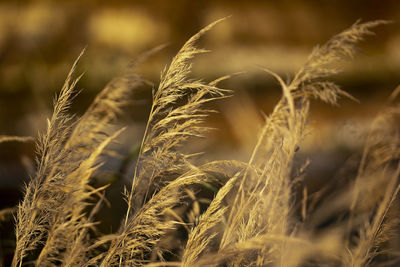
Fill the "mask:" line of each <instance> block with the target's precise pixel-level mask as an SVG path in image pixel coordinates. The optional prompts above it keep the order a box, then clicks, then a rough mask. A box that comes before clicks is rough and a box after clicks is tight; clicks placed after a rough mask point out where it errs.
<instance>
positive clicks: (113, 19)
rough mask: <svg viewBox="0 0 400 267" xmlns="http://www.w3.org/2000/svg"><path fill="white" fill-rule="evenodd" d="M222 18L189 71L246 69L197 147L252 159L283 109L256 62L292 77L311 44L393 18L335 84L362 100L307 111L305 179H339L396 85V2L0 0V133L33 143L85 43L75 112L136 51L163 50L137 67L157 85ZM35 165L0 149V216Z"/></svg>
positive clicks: (141, 94)
mask: <svg viewBox="0 0 400 267" xmlns="http://www.w3.org/2000/svg"><path fill="white" fill-rule="evenodd" d="M226 16H231V17H230V18H229V19H227V20H226V21H224V22H222V23H220V24H218V25H217V26H216V27H215V28H214V29H212V30H211V31H210V32H208V33H207V34H206V35H205V36H204V37H203V38H202V40H201V42H200V45H201V47H204V48H206V49H210V50H212V52H211V53H206V54H202V55H199V56H198V57H197V58H196V59H195V60H194V64H193V67H194V71H193V77H197V78H202V79H204V80H212V79H215V78H217V77H219V76H221V75H225V74H231V73H234V72H240V71H246V73H245V74H241V75H239V76H237V77H234V78H232V79H231V80H229V81H227V82H224V83H223V84H222V86H223V87H225V88H229V89H231V90H233V91H234V96H233V97H231V98H230V99H227V100H224V101H222V102H219V103H217V104H216V106H215V108H216V109H218V110H219V111H220V113H219V114H216V115H213V116H212V117H211V118H210V122H209V123H210V125H211V126H213V127H215V128H217V130H215V131H213V132H212V133H210V136H208V137H207V138H206V140H203V141H202V142H200V143H199V144H197V143H196V144H195V145H194V146H197V148H198V149H201V150H203V151H207V153H209V154H207V155H208V156H207V157H208V158H209V159H217V158H236V159H246V158H248V155H249V151H250V148H251V145H252V144H253V143H254V142H255V139H256V136H257V134H256V133H257V130H258V129H259V127H260V125H261V122H262V118H263V114H268V113H269V112H270V111H271V110H272V108H273V105H274V104H275V103H276V102H277V101H278V99H279V97H280V89H279V87H278V85H277V83H276V82H275V81H274V80H273V79H272V78H271V77H269V76H268V75H266V74H265V73H263V72H261V71H260V70H259V69H258V68H257V65H261V66H263V67H266V68H269V69H270V70H273V71H274V72H277V73H278V74H280V75H282V77H284V78H287V79H290V77H292V75H293V74H294V72H295V71H296V70H297V69H298V68H299V67H300V66H301V65H302V64H303V63H304V61H305V60H306V58H307V56H308V54H309V53H310V52H311V51H312V48H313V47H314V46H315V45H317V44H323V43H324V42H326V41H327V40H328V39H329V38H330V37H331V36H333V35H334V34H336V33H339V32H340V31H342V30H343V29H345V28H347V27H349V26H350V25H352V24H353V23H355V22H356V21H357V20H358V19H361V20H362V21H369V20H375V19H384V20H391V21H392V22H393V23H392V24H388V25H383V26H380V27H378V28H376V29H375V32H376V36H369V37H367V38H366V40H365V41H364V42H363V43H361V45H360V48H361V51H360V53H359V54H358V55H357V57H356V58H355V60H354V61H352V62H349V63H348V64H345V65H344V69H345V71H344V72H343V73H342V74H340V75H338V76H336V77H334V78H333V80H334V81H336V82H337V83H338V84H339V85H340V86H341V87H342V89H344V90H346V91H348V92H349V93H351V94H352V95H353V96H355V97H356V98H358V99H359V100H360V103H355V102H352V101H351V100H347V99H343V100H342V101H340V107H331V106H328V105H325V104H321V103H318V102H313V103H312V109H311V120H310V129H311V133H310V135H309V137H308V138H307V140H305V143H304V146H302V147H301V148H300V151H299V153H302V155H304V158H310V159H311V160H312V162H313V164H312V167H311V170H310V174H309V175H310V180H313V177H316V178H315V179H317V180H318V179H320V178H321V176H322V178H324V179H325V178H329V177H330V176H332V177H333V176H334V173H335V171H336V170H337V169H338V166H341V165H342V164H343V162H345V161H346V160H348V158H349V157H350V156H351V155H352V153H354V151H358V150H360V147H361V146H362V138H360V137H361V136H362V135H363V133H364V132H365V128H366V127H367V126H368V124H369V122H370V120H371V118H372V117H373V115H374V114H376V112H377V111H378V110H379V109H380V108H381V107H382V106H384V105H385V102H386V99H387V98H388V96H389V95H390V93H391V92H392V91H393V90H394V89H395V88H396V86H398V85H399V81H400V27H399V19H400V5H399V3H398V1H397V0H386V1H385V0H381V1H377V0H355V1H345V0H336V1H331V0H321V1H300V0H290V1H289V0H281V1H255V0H253V1H251V0H247V1H229V0H203V1H184V0H176V1H162V0H160V1H122V0H114V1H94V0H93V1H89V0H88V1H18V0H13V1H1V2H0V81H1V82H0V135H19V136H36V135H37V132H38V131H39V130H41V129H43V128H44V126H45V122H46V120H45V119H46V117H47V116H49V115H50V114H51V105H52V99H53V98H54V96H55V95H56V93H57V92H58V91H59V90H60V88H61V86H62V84H63V81H64V79H65V77H66V75H67V73H68V71H69V68H70V66H71V65H72V63H73V61H74V60H75V58H76V57H77V56H78V54H79V53H80V51H81V50H82V49H83V48H84V47H87V49H86V53H85V55H84V57H83V59H82V60H81V62H80V64H79V69H78V72H79V73H80V72H85V75H84V77H83V79H82V80H81V81H80V82H79V84H78V89H81V90H82V92H81V93H80V95H79V96H78V97H77V98H76V100H75V102H74V104H73V107H72V109H73V111H74V112H76V113H78V114H82V112H84V110H85V109H86V108H87V106H88V105H89V103H90V101H91V100H92V99H93V98H94V96H95V94H96V93H97V92H99V91H100V90H101V89H102V88H103V87H104V86H105V85H106V84H107V83H108V82H109V81H110V80H111V79H112V78H113V77H116V76H118V75H121V74H122V73H123V72H124V70H125V68H126V66H127V65H128V64H129V63H130V62H131V61H132V60H134V59H135V58H136V57H137V56H138V55H140V54H141V53H143V52H145V51H147V50H149V49H152V48H154V47H156V46H158V45H162V44H166V45H167V46H166V47H165V48H164V49H162V50H161V51H159V52H157V53H156V54H155V55H153V56H151V57H150V58H149V59H148V60H146V61H145V62H144V63H143V64H141V65H140V66H139V67H138V72H139V73H140V74H141V75H143V76H144V77H145V78H147V79H148V80H150V81H152V82H153V83H154V86H157V84H158V82H159V76H160V73H161V71H162V69H163V68H164V67H165V66H166V65H167V64H168V63H169V62H170V60H171V58H172V57H173V56H174V55H175V54H176V52H177V51H178V50H179V48H180V47H181V46H182V45H183V44H184V42H185V41H186V40H187V39H188V38H189V37H191V36H192V35H193V34H195V33H196V32H197V31H199V30H200V29H201V28H202V27H204V26H206V25H207V24H209V23H211V22H213V21H215V20H217V19H219V18H222V17H226ZM150 92H151V86H147V87H144V88H141V89H140V90H137V92H136V93H135V94H134V96H133V98H132V104H130V105H129V106H128V107H127V109H126V112H125V115H124V116H122V117H121V121H122V124H126V125H130V128H129V130H128V131H127V133H126V134H125V136H124V137H123V138H124V140H122V141H121V142H122V143H123V144H124V142H128V144H129V145H128V146H132V147H134V146H135V145H137V143H139V142H140V138H141V135H142V130H143V124H144V122H145V121H146V119H147V115H148V110H149V107H150V104H151V98H150V97H151V93H150ZM203 143H204V144H203ZM33 158H34V145H33V144H32V143H3V144H0V190H1V192H0V195H1V202H0V206H1V207H0V208H5V207H13V206H15V205H16V204H17V202H18V200H19V199H20V198H21V193H20V192H21V188H22V185H23V182H24V181H27V178H28V175H29V169H30V168H32V166H33V165H32V162H33V161H32V159H33ZM315 179H314V180H315ZM317 180H316V181H317ZM316 183H318V182H316Z"/></svg>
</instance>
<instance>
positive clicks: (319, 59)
mask: <svg viewBox="0 0 400 267" xmlns="http://www.w3.org/2000/svg"><path fill="white" fill-rule="evenodd" d="M219 22H220V21H216V22H214V23H212V24H210V25H209V26H207V27H205V28H204V29H202V30H201V31H200V32H199V33H197V34H196V35H194V36H193V37H192V38H190V39H189V40H188V41H187V42H186V43H185V44H184V46H183V47H182V49H181V50H180V51H179V52H178V53H177V55H176V56H175V57H174V58H173V60H172V62H171V64H170V65H169V66H168V67H167V68H165V70H164V71H163V72H162V75H161V81H160V84H159V86H158V88H157V89H156V88H154V89H153V92H152V93H153V104H152V107H151V111H150V114H149V119H148V122H147V125H146V128H145V132H144V135H143V139H142V142H141V146H140V151H139V154H138V157H137V160H136V166H135V170H134V173H132V185H131V188H130V190H126V192H124V195H125V197H126V201H127V206H128V208H127V211H126V215H125V217H124V218H121V224H120V228H119V230H118V231H116V232H115V233H113V234H110V235H101V233H99V232H98V231H96V222H95V221H94V215H95V214H96V213H97V212H98V210H99V209H100V207H101V204H102V202H103V201H104V197H103V192H104V191H105V190H106V187H107V186H103V187H100V188H93V187H91V186H90V180H91V177H92V176H93V173H94V172H95V171H96V169H98V167H99V166H100V165H101V162H102V160H104V158H102V155H104V154H105V153H108V152H110V151H109V150H108V149H107V146H108V145H109V144H110V143H111V142H113V140H115V139H116V138H117V137H118V135H119V134H120V132H121V131H123V128H122V129H117V130H116V127H115V126H113V123H114V122H115V119H116V116H117V115H118V114H119V113H120V112H121V108H122V106H123V105H124V104H125V102H126V101H125V100H126V99H127V98H128V97H129V95H130V94H131V92H132V91H133V90H134V89H135V88H137V86H139V85H141V84H143V83H145V81H144V80H143V79H142V78H141V77H140V76H138V75H136V74H135V72H134V71H128V72H127V74H126V75H125V76H123V77H121V78H118V79H116V80H114V81H113V82H111V83H110V84H109V85H108V86H107V87H106V88H105V89H104V90H102V91H101V92H100V93H99V95H98V96H97V97H96V99H95V100H94V102H93V103H92V104H91V106H90V107H89V108H88V110H87V111H86V113H85V114H84V115H83V116H82V117H80V118H76V117H73V116H70V115H69V114H68V109H69V106H70V104H71V100H72V98H73V97H74V96H75V91H74V88H75V86H76V84H77V82H78V80H79V78H80V77H79V78H78V79H76V80H73V78H72V76H73V74H74V71H75V68H76V64H77V62H78V60H79V58H80V57H81V55H82V54H81V55H80V56H79V57H78V60H77V61H76V62H75V63H74V65H73V67H72V69H71V71H70V73H69V75H68V77H67V80H66V82H65V84H64V86H63V88H62V90H61V92H60V94H59V96H58V98H57V99H56V100H55V101H54V111H53V115H52V117H51V118H50V119H49V120H48V126H47V129H46V131H45V132H44V133H43V134H41V135H39V137H38V138H37V141H36V148H37V168H36V173H35V175H34V176H33V177H32V178H31V180H30V182H29V184H28V185H27V186H26V190H25V196H24V199H23V201H22V202H21V203H20V205H19V207H18V211H17V215H16V248H15V254H14V259H13V262H12V266H26V265H29V266H30V265H32V266H55V265H57V266H58V265H60V266H141V265H146V264H148V265H149V266H319V265H323V266H366V265H375V264H382V265H385V264H386V265H385V266H387V265H389V264H392V262H390V261H393V262H395V260H397V259H398V255H399V251H396V249H398V247H396V246H395V245H393V244H390V240H391V238H392V234H393V230H394V229H395V228H396V227H398V214H396V213H395V212H393V211H392V210H391V209H390V207H391V206H392V204H393V203H394V201H395V199H396V196H397V193H398V191H399V181H398V178H399V172H400V164H399V157H400V142H399V140H400V139H399V128H398V125H399V124H398V119H399V113H400V106H399V104H396V103H395V101H394V98H395V97H393V98H392V102H391V103H388V106H387V110H385V111H384V112H383V113H382V114H380V115H379V116H378V117H377V119H376V120H375V122H374V123H373V125H371V131H370V133H369V135H368V138H367V139H366V143H365V150H364V153H363V156H362V159H361V161H360V164H359V170H358V173H357V175H356V177H355V178H354V180H351V181H349V186H348V187H345V188H342V189H341V191H340V192H339V193H338V195H337V196H336V197H329V198H328V197H326V198H323V197H322V198H320V199H316V198H314V199H313V198H312V197H309V196H307V189H306V188H304V189H303V198H302V199H300V200H299V199H298V198H296V197H295V189H294V186H295V184H296V182H297V181H298V179H299V178H296V177H293V173H298V171H299V170H295V169H294V167H293V162H294V158H295V156H296V152H297V150H298V147H299V146H300V144H301V142H302V141H303V139H304V138H305V136H306V134H307V133H308V128H307V122H308V116H309V112H310V99H312V98H316V99H320V100H322V101H324V102H327V103H329V104H337V101H338V99H339V97H340V96H345V97H349V98H352V97H351V96H350V95H349V94H348V93H346V92H345V91H342V90H341V89H340V88H339V87H338V86H337V85H336V84H335V83H333V82H331V81H329V80H327V79H328V78H329V77H330V76H332V75H334V74H336V73H338V72H339V69H338V67H337V66H338V64H337V63H340V62H341V61H344V60H348V59H351V58H352V57H353V56H354V54H355V52H356V44H357V43H358V42H359V41H361V40H362V39H363V37H364V36H366V35H369V34H371V33H372V32H371V31H370V30H371V29H372V28H374V27H375V26H378V25H380V24H384V23H385V22H383V21H375V22H367V23H360V22H357V23H355V24H354V25H352V26H351V27H350V28H348V29H347V30H345V31H343V32H342V33H340V34H338V35H336V36H334V37H332V38H331V39H330V40H329V41H328V42H327V43H326V44H324V45H322V46H320V47H316V48H315V49H314V50H313V52H312V53H311V55H310V57H309V58H308V60H307V61H306V62H305V64H304V65H303V67H302V68H301V69H300V70H299V71H298V72H297V73H296V74H295V75H294V78H293V79H292V80H291V81H290V82H288V83H285V82H284V81H283V80H282V79H281V78H280V77H279V76H278V75H277V74H275V73H273V72H272V71H270V70H268V69H265V68H261V67H260V69H261V71H264V72H265V73H266V74H267V75H272V76H273V77H275V78H276V79H277V81H278V82H279V84H280V86H281V88H282V92H283V93H282V98H281V100H280V101H279V102H278V103H277V104H276V106H275V108H274V110H273V111H272V113H271V114H270V115H269V116H267V117H266V118H265V122H264V125H263V127H262V129H261V130H260V132H259V133H258V135H257V133H254V137H255V138H256V137H257V143H256V145H255V147H254V148H253V150H252V154H251V155H250V157H249V160H248V161H247V162H239V161H215V162H208V163H206V164H197V163H196V161H195V160H192V155H188V154H184V153H183V152H182V149H181V147H182V146H183V145H185V144H187V142H188V140H191V138H193V137H201V136H203V135H204V133H205V131H207V128H206V127H204V126H203V125H202V123H203V121H204V119H205V118H206V117H207V116H208V115H209V113H210V112H213V111H212V110H207V109H206V108H204V104H206V103H208V102H210V101H215V100H219V99H222V98H225V97H227V96H229V94H230V93H231V91H229V90H225V89H221V88H219V87H217V84H218V82H220V81H221V80H223V79H226V78H229V76H226V77H222V78H220V79H217V80H215V81H212V82H204V81H202V80H200V79H191V78H189V76H190V73H191V63H190V61H191V59H192V58H193V57H194V56H195V55H196V54H199V53H203V52H206V50H203V49H199V48H196V46H195V43H196V41H197V40H198V39H199V38H200V37H201V36H202V35H203V34H205V33H206V32H207V31H209V30H210V29H211V28H212V27H214V25H215V24H217V23H219ZM27 140H29V138H16V137H0V142H3V141H4V142H5V141H27ZM301 172H302V171H301ZM199 185H209V186H210V185H217V187H218V188H219V189H218V192H217V193H216V195H215V197H214V198H213V199H211V200H210V201H209V204H208V208H207V209H206V210H204V211H203V212H202V213H201V214H200V210H199V208H198V207H197V208H195V207H196V205H195V203H193V202H194V201H195V199H196V196H195V194H194V193H193V192H196V191H198V186H199ZM196 188H197V189H196ZM190 196H191V197H190ZM121 197H122V195H121ZM310 203H318V205H317V206H313V207H312V208H311V207H308V205H309V204H310ZM111 205H112V203H111ZM197 205H198V204H197ZM191 207H192V209H193V210H190V209H191ZM298 207H300V208H298ZM299 209H300V210H301V216H299V215H298V214H297V210H299ZM338 211H340V212H341V213H339V212H338ZM189 213H191V214H196V215H198V216H197V217H196V220H195V221H191V222H190V221H188V220H187V218H188V216H187V215H188V214H189ZM342 215H343V216H342ZM192 217H193V216H192ZM326 218H335V219H334V222H333V223H331V224H329V225H325V226H324V227H321V225H322V224H324V221H326ZM180 228H183V229H186V230H185V231H186V233H185V234H182V233H181V231H179V229H180ZM176 244H178V245H176ZM172 250H173V251H174V252H173V253H172V252H171V251H172ZM166 255H169V258H165V257H166ZM171 255H173V256H171ZM171 260H172V261H171Z"/></svg>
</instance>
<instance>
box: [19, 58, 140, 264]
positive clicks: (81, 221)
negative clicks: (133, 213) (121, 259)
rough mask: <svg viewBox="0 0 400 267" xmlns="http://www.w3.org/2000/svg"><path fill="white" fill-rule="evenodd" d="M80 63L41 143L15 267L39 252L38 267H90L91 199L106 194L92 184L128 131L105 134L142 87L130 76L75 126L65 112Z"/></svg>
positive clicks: (99, 99) (22, 218)
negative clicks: (110, 147) (103, 157)
mask: <svg viewBox="0 0 400 267" xmlns="http://www.w3.org/2000/svg"><path fill="white" fill-rule="evenodd" d="M82 53H83V52H82ZM82 53H81V55H80V56H79V58H80V57H81V56H82ZM79 58H78V59H79ZM77 62H78V60H77V61H76V62H75V64H74V66H73V68H72V70H71V72H70V74H69V75H68V78H67V81H66V83H65V85H64V87H63V89H62V91H61V93H60V97H59V98H58V99H57V101H56V102H55V107H54V114H53V117H52V119H51V120H50V122H49V125H48V130H47V133H46V134H45V135H43V136H42V137H41V140H40V141H39V143H38V154H39V155H40V156H41V158H40V159H39V160H38V170H37V174H36V177H34V178H33V179H32V181H31V183H30V184H29V185H28V187H27V193H26V196H25V199H24V202H23V203H22V205H21V206H20V208H19V212H18V215H17V220H18V224H17V250H16V252H17V253H16V254H15V257H14V263H13V264H14V266H16V265H17V264H19V265H21V264H22V262H23V258H24V255H25V254H26V252H28V251H30V250H34V249H38V248H40V251H38V252H37V253H38V256H37V259H36V263H35V264H36V265H37V266H51V265H52V264H55V263H56V262H62V263H63V265H64V266H76V265H81V264H83V262H85V261H86V258H85V257H86V256H87V255H86V254H87V253H88V251H87V247H89V245H90V244H87V238H86V236H85V235H86V234H87V233H88V232H87V230H88V229H89V228H92V227H93V225H94V224H93V222H92V221H91V220H92V218H93V216H92V215H91V216H90V217H87V216H86V214H85V209H86V207H87V206H88V205H90V203H89V200H90V199H91V197H92V196H93V195H94V194H99V192H101V191H102V190H104V189H105V188H106V187H102V188H97V189H94V188H91V187H89V186H88V183H89V178H90V177H91V176H92V174H93V172H94V171H95V170H96V169H97V167H98V166H99V164H98V159H99V157H100V156H101V154H102V153H103V151H104V150H105V148H106V146H107V145H108V144H109V143H110V142H111V141H112V140H114V139H115V138H116V137H117V136H118V135H119V134H120V132H121V131H122V130H123V129H122V130H119V131H116V132H114V133H113V134H111V135H110V136H108V134H106V135H105V134H104V133H105V132H107V131H109V130H110V126H111V123H112V122H113V120H114V119H115V117H116V115H117V114H118V113H119V112H120V110H121V107H122V106H123V105H124V104H125V103H126V101H125V100H124V99H126V97H127V96H129V95H130V92H131V91H132V89H134V88H136V87H137V86H138V85H139V84H141V83H142V80H141V79H140V77H139V76H137V75H136V74H133V75H132V74H131V73H127V75H125V76H123V77H122V78H118V79H115V80H114V81H112V82H111V83H110V84H109V85H108V86H107V87H106V88H105V89H103V90H102V91H101V92H100V93H99V95H98V96H97V97H96V99H95V100H94V102H93V103H92V104H91V106H90V107H89V108H88V110H87V112H86V113H85V114H84V115H83V117H82V118H80V119H79V120H77V121H76V122H73V121H72V118H71V117H69V116H68V115H67V114H66V112H67V110H68V106H69V104H70V99H71V97H72V94H73V88H74V86H75V84H76V82H77V80H76V81H75V82H73V83H71V82H70V80H71V77H72V74H73V72H74V70H75V68H76V64H77ZM70 83H71V84H70ZM31 195H32V196H31ZM28 202H29V203H28ZM29 205H31V206H29ZM28 206H29V207H28ZM93 210H98V208H95V209H93ZM26 223H29V224H28V227H27V226H26ZM20 225H21V226H20ZM22 225H24V229H23V230H22V228H23V227H22ZM30 225H32V226H30ZM20 229H21V230H20ZM39 242H40V243H41V244H40V246H39V245H38V243H39Z"/></svg>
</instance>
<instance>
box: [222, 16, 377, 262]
mask: <svg viewBox="0 0 400 267" xmlns="http://www.w3.org/2000/svg"><path fill="white" fill-rule="evenodd" d="M382 23H383V22H381V21H376V22H368V23H363V24H360V23H358V22H357V23H356V24H354V25H353V26H352V27H350V28H349V29H347V30H345V31H343V32H342V33H340V34H338V35H336V36H334V37H333V38H332V39H330V40H329V41H328V42H327V43H326V44H325V45H323V46H322V47H317V48H315V49H314V51H313V53H312V54H311V56H310V57H309V58H308V60H307V62H306V63H305V64H304V66H303V67H302V68H301V69H300V70H299V71H298V72H297V73H296V75H295V77H294V78H293V80H292V81H291V82H290V83H289V84H286V83H285V82H283V80H282V79H281V78H280V77H279V76H278V75H277V74H275V73H273V72H271V71H269V70H266V69H264V70H265V71H266V72H267V73H270V74H272V75H273V76H274V77H275V78H276V79H277V80H278V82H279V84H280V85H281V87H282V90H283V97H282V99H281V100H280V101H279V103H278V104H277V105H276V107H275V109H274V111H273V112H272V114H271V115H270V116H269V117H268V118H267V119H266V123H265V125H264V127H263V128H262V130H261V134H260V136H259V139H258V143H257V145H256V147H255V149H254V151H253V154H252V156H251V158H250V161H249V165H250V166H251V165H253V167H252V168H248V169H247V171H246V172H245V174H244V177H243V179H242V181H241V183H240V187H239V190H238V193H237V195H236V198H235V200H234V202H233V205H232V209H231V211H230V215H229V218H228V223H227V227H226V229H225V231H224V235H223V237H222V240H221V244H220V249H224V248H226V247H228V246H231V244H235V243H237V242H245V241H246V240H248V239H250V238H254V237H257V236H259V235H263V234H272V235H278V236H286V235H290V234H291V233H290V229H291V228H292V226H291V225H292V223H291V220H290V216H289V215H290V194H291V182H290V176H289V175H290V170H291V164H292V161H293V157H294V153H295V151H296V148H297V147H298V146H299V143H300V141H301V140H302V139H303V138H304V134H305V129H306V123H307V116H308V109H309V97H316V98H320V99H322V100H323V101H325V102H329V103H333V104H335V103H336V101H337V98H338V96H339V95H345V96H349V95H348V94H347V93H345V92H344V91H342V90H340V89H339V88H338V87H337V86H336V85H335V84H334V83H331V82H325V81H321V80H320V79H322V78H326V77H327V76H330V75H332V74H336V73H337V72H338V69H336V68H334V67H333V63H336V62H337V61H340V60H343V59H347V58H351V57H352V56H353V54H354V52H355V50H356V49H355V44H356V43H357V42H358V41H360V40H361V39H362V37H363V36H364V35H366V34H370V33H371V32H370V31H369V29H370V28H371V27H375V26H377V25H379V24H382ZM284 249H285V244H284V242H282V243H281V244H280V245H276V244H272V245H270V246H269V245H268V243H266V244H265V247H264V249H263V250H262V251H261V252H259V253H258V255H256V258H255V259H256V262H257V264H261V265H263V264H267V263H268V262H269V261H271V260H272V261H273V262H280V263H281V264H283V265H285V264H284V261H285V259H284V258H283V257H282V255H284V254H285V253H284V251H283V250H284ZM248 260H249V259H247V261H248ZM247 261H246V259H245V257H244V258H239V259H236V260H235V264H237V265H240V264H241V262H243V263H245V262H247ZM253 261H254V259H253Z"/></svg>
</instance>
